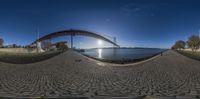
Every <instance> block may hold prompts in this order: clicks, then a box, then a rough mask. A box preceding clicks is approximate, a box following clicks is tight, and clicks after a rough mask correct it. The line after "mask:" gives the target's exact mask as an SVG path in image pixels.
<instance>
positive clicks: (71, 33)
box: [31, 29, 120, 48]
mask: <svg viewBox="0 0 200 99" xmlns="http://www.w3.org/2000/svg"><path fill="white" fill-rule="evenodd" d="M68 35H69V36H71V48H73V36H76V35H82V36H88V37H93V38H97V39H101V40H104V41H106V42H109V43H111V44H113V45H114V46H116V47H120V46H119V45H118V44H116V43H115V42H113V41H111V40H109V39H107V38H106V37H103V36H101V35H99V34H96V33H93V32H89V31H85V30H72V29H71V30H64V31H58V32H54V33H50V34H48V35H45V36H43V37H41V38H39V39H37V40H36V41H34V42H33V43H31V45H34V44H36V43H37V42H40V41H43V40H49V39H52V38H56V37H60V36H68Z"/></svg>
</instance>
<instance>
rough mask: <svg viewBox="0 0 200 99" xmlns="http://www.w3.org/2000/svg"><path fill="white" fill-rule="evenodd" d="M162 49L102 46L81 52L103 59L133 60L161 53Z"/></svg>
mask: <svg viewBox="0 0 200 99" xmlns="http://www.w3.org/2000/svg"><path fill="white" fill-rule="evenodd" d="M162 51H164V49H152V48H117V49H112V48H104V49H88V50H85V52H82V54H84V55H87V56H90V57H93V58H97V59H105V60H113V61H118V60H134V59H142V58H146V57H152V56H154V55H156V54H159V53H161V52H162Z"/></svg>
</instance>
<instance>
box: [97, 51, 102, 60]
mask: <svg viewBox="0 0 200 99" xmlns="http://www.w3.org/2000/svg"><path fill="white" fill-rule="evenodd" d="M98 58H102V49H98Z"/></svg>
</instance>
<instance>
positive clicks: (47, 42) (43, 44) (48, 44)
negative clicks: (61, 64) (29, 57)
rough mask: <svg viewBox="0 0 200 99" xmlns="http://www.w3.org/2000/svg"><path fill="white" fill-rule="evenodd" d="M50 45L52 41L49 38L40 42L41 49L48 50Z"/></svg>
mask: <svg viewBox="0 0 200 99" xmlns="http://www.w3.org/2000/svg"><path fill="white" fill-rule="evenodd" d="M51 45H52V43H51V41H49V40H46V41H42V44H41V46H42V49H44V50H49V48H50V47H51Z"/></svg>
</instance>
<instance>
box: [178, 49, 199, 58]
mask: <svg viewBox="0 0 200 99" xmlns="http://www.w3.org/2000/svg"><path fill="white" fill-rule="evenodd" d="M177 52H178V53H180V54H182V55H184V56H187V57H189V58H192V59H195V60H199V61H200V52H192V51H180V50H179V51H178V50H177Z"/></svg>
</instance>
